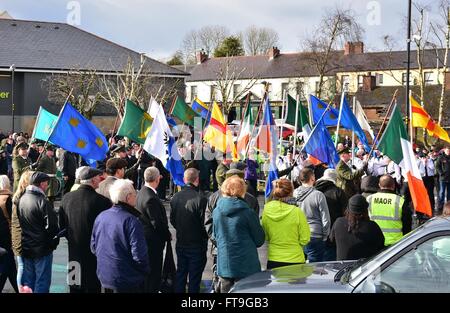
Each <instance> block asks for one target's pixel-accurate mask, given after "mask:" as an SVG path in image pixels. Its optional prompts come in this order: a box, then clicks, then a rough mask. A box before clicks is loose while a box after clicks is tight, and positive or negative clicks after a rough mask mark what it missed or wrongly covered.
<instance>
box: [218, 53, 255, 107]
mask: <svg viewBox="0 0 450 313" xmlns="http://www.w3.org/2000/svg"><path fill="white" fill-rule="evenodd" d="M246 71H247V68H245V67H238V66H237V65H236V64H235V63H234V62H233V58H223V60H222V61H221V64H220V67H219V70H218V71H217V72H216V75H217V76H216V77H217V81H216V85H215V86H214V88H215V89H216V90H217V91H218V92H219V93H220V97H221V100H222V109H223V111H224V115H225V116H227V115H228V113H229V112H230V110H231V108H232V107H233V106H235V105H236V104H238V103H239V100H240V99H241V98H242V97H243V96H244V95H245V94H246V93H247V92H248V91H249V90H250V89H251V88H252V87H253V86H254V85H255V83H256V82H257V79H258V78H257V77H256V76H255V75H254V74H251V75H245V76H246V77H245V78H244V75H243V74H244V72H246ZM249 76H250V77H249ZM248 77H249V78H248ZM235 85H239V88H238V89H237V88H235V87H234V86H235ZM211 100H213V99H211Z"/></svg>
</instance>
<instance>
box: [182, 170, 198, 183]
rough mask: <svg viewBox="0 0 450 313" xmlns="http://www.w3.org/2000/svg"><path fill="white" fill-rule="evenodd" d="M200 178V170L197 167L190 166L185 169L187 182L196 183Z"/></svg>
mask: <svg viewBox="0 0 450 313" xmlns="http://www.w3.org/2000/svg"><path fill="white" fill-rule="evenodd" d="M197 178H198V170H197V169H196V168H188V169H187V170H185V171H184V180H185V182H186V183H191V184H193V183H195V181H196V180H197Z"/></svg>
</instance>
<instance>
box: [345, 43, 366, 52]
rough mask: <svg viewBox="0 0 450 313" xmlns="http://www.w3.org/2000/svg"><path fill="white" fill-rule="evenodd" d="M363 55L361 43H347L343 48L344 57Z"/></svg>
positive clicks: (362, 44)
mask: <svg viewBox="0 0 450 313" xmlns="http://www.w3.org/2000/svg"><path fill="white" fill-rule="evenodd" d="M362 53H364V43H363V42H362V41H355V42H352V41H347V42H346V43H345V46H344V55H351V54H362Z"/></svg>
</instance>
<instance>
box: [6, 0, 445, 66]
mask: <svg viewBox="0 0 450 313" xmlns="http://www.w3.org/2000/svg"><path fill="white" fill-rule="evenodd" d="M437 2H438V0H423V1H421V3H425V4H429V5H430V6H431V9H432V12H437V5H436V3H437ZM407 4H408V0H378V1H373V0H79V1H66V0H39V1H36V0H0V12H1V11H2V10H7V11H8V12H9V13H10V15H12V16H13V17H14V18H16V19H25V20H38V21H50V22H64V23H65V22H67V21H68V20H69V21H70V22H71V23H75V24H76V25H75V26H77V27H79V28H81V29H83V30H86V31H88V32H91V33H94V34H96V35H98V36H100V37H103V38H106V39H108V40H111V41H113V42H116V43H118V44H121V45H123V46H126V47H128V48H130V49H133V50H135V51H137V52H144V53H147V54H148V55H149V56H150V57H152V58H155V59H163V58H167V57H169V56H171V55H172V54H173V53H174V52H175V51H176V50H178V49H179V48H180V46H181V42H182V40H183V37H184V35H185V34H186V33H187V32H188V31H190V30H198V29H200V28H201V27H202V26H206V25H223V26H226V27H227V28H228V29H229V30H230V32H231V33H236V32H239V31H242V30H244V29H245V28H246V27H248V26H250V25H256V26H260V27H262V26H264V27H269V28H272V29H274V30H276V31H277V32H278V34H279V38H280V40H279V47H280V49H281V52H292V51H298V50H299V49H300V47H301V38H302V37H303V36H304V35H305V34H306V33H307V32H308V31H310V30H312V29H314V27H316V26H317V25H318V21H319V20H320V18H321V16H322V14H323V10H324V9H325V8H327V7H328V8H329V7H333V6H336V5H338V6H340V7H343V8H347V9H348V8H351V9H353V10H354V11H355V13H356V16H357V18H358V21H359V22H360V23H361V25H362V26H363V27H364V28H365V30H366V32H365V35H364V42H365V44H366V49H367V50H371V51H377V50H382V49H383V44H382V40H381V37H382V36H383V35H385V34H390V35H392V36H394V37H395V38H396V39H397V41H396V43H397V47H398V48H399V49H406V41H405V37H406V28H405V26H404V23H405V16H406V14H407ZM78 8H79V9H80V10H78ZM435 17H436V16H435V15H433V14H431V15H430V17H429V18H430V19H432V18H435Z"/></svg>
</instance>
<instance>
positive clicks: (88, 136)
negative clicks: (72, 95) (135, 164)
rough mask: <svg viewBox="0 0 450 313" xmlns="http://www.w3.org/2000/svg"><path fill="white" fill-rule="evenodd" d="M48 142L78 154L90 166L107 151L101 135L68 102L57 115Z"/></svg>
mask: <svg viewBox="0 0 450 313" xmlns="http://www.w3.org/2000/svg"><path fill="white" fill-rule="evenodd" d="M49 141H51V142H52V143H54V144H55V145H58V146H60V147H61V148H63V149H65V150H67V151H71V152H74V153H78V154H79V155H81V156H82V157H83V158H84V160H85V161H86V162H87V163H89V164H90V165H92V164H94V163H95V161H101V160H104V159H105V158H106V152H107V151H108V144H107V141H106V138H105V136H104V135H103V133H102V132H101V131H100V130H99V129H98V128H97V127H96V126H95V125H94V124H92V123H91V122H90V121H89V120H87V119H86V118H85V117H84V116H83V115H81V114H80V113H79V112H78V111H77V110H76V109H75V108H74V107H73V106H72V105H71V104H70V103H68V102H67V103H66V104H65V105H64V107H63V108H62V110H61V112H60V113H59V117H58V121H57V122H56V125H55V127H54V128H53V131H52V134H51V135H50V138H49Z"/></svg>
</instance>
